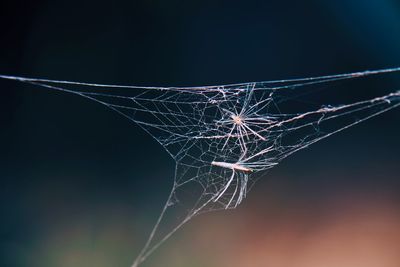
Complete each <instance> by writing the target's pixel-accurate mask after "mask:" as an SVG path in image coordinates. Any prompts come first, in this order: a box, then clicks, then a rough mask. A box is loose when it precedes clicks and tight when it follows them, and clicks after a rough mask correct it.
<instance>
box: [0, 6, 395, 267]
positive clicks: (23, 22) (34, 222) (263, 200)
mask: <svg viewBox="0 0 400 267" xmlns="http://www.w3.org/2000/svg"><path fill="white" fill-rule="evenodd" d="M0 5H1V7H0V21H1V25H2V32H1V35H0V36H1V37H0V38H1V39H0V40H1V42H0V46H1V49H0V73H2V74H10V75H18V76H28V77H40V78H51V79H63V80H74V81H86V82H97V83H112V84H134V85H143V86H161V85H162V86H183V85H185V86H190V85H196V86H197V85H212V84H224V83H237V82H245V81H263V80H272V79H284V78H291V77H307V76H317V75H325V74H335V73H345V72H353V71H360V70H366V69H379V68H385V67H393V66H400V49H399V47H400V3H399V2H398V1H394V0H372V1H361V0H350V1H324V0H318V1H316V0H315V1H250V0H249V1H240V2H239V1H238V2H237V1H218V0H214V1H176V0H172V1H157V0H146V1H134V0H129V1H128V0H116V1H99V0H97V1H91V0H90V1H75V0H69V1H65V0H52V1H45V0H41V1H40V0H38V1H22V0H13V1H2V2H1V4H0ZM0 89H1V90H0V92H1V93H0V101H1V102H0V109H1V110H0V121H1V124H0V127H1V130H0V183H1V185H0V199H1V202H0V203H1V204H0V218H1V220H0V255H1V256H0V266H5V267H25V266H29V267H81V266H82V267H87V266H96V267H103V266H107V267H108V266H112V267H120V266H121V267H128V266H130V264H131V263H132V261H133V259H134V257H135V256H136V255H137V253H138V251H139V249H140V248H141V246H142V245H143V243H144V241H145V239H146V238H147V234H148V232H149V231H150V229H151V227H152V225H153V223H154V221H155V219H156V217H157V215H158V214H159V212H160V210H161V208H162V205H163V203H164V201H165V199H166V197H167V195H168V193H169V190H170V187H171V185H172V180H173V172H174V163H173V161H172V160H171V159H170V158H169V157H168V155H167V153H165V152H164V151H163V149H162V148H161V147H160V146H159V145H158V144H157V143H156V142H155V141H154V140H153V139H152V138H151V137H150V136H147V135H146V134H145V133H144V132H142V131H141V130H140V129H139V128H137V127H136V126H135V125H133V124H132V123H130V122H129V121H128V120H126V119H124V118H122V117H121V116H119V115H118V114H116V113H113V112H110V111H109V110H107V109H106V108H104V107H102V106H100V105H98V104H96V103H94V102H90V101H87V100H85V99H83V98H79V97H76V96H73V95H68V94H63V93H59V92H51V91H49V90H46V89H43V88H38V87H34V86H27V85H24V84H20V83H17V82H10V81H0ZM399 89H400V75H399V74H392V75H385V76H384V77H381V78H379V80H377V81H376V82H375V83H373V86H371V87H370V88H365V87H364V86H361V85H360V86H357V83H352V86H349V87H348V88H347V89H346V90H345V91H342V92H341V95H340V96H341V97H342V99H344V100H346V99H348V100H362V99H367V98H369V97H373V96H380V95H383V94H385V93H388V92H391V91H396V90H399ZM328 90H335V87H334V86H333V87H331V88H328ZM328 90H327V91H328ZM324 92H325V91H321V92H320V93H321V94H324ZM331 93H332V91H331ZM324 104H336V103H324ZM399 111H400V110H398V109H397V110H393V111H391V112H388V113H386V114H384V115H381V116H379V117H376V118H374V119H371V120H369V121H367V122H365V123H363V124H360V125H358V126H356V127H353V128H351V129H349V130H347V131H345V132H342V133H340V134H338V135H336V136H333V137H331V138H328V139H326V140H324V141H322V142H319V143H317V144H315V145H313V146H311V147H310V149H307V150H303V151H301V152H298V153H297V154H294V155H293V156H291V157H289V158H288V159H286V160H285V161H283V162H282V163H281V164H280V165H278V166H277V167H275V168H274V169H272V171H270V172H269V173H268V174H267V175H266V177H265V178H264V179H261V180H260V181H259V182H258V183H257V185H256V186H255V187H254V189H253V190H252V191H251V192H250V194H249V196H248V198H247V199H246V200H245V201H244V202H243V204H242V205H240V206H239V207H238V209H236V210H233V211H224V212H216V213H208V214H204V215H201V216H199V217H197V218H195V219H193V220H192V221H191V222H190V223H189V224H187V225H186V226H185V227H183V228H182V229H181V230H180V231H178V232H177V233H176V234H175V235H174V236H173V237H172V238H171V239H170V240H169V241H168V242H167V243H165V244H164V245H163V246H162V247H161V248H160V249H159V250H158V251H156V253H155V254H154V255H153V256H152V257H150V258H149V260H148V261H147V262H145V263H144V264H143V266H165V267H181V266H186V267H204V266H205V267H228V266H229V267H286V266H288V267H289V266H296V267H301V266H304V267H314V266H315V267H321V266H325V267H344V266H351V267H354V266H363V267H369V266H377V267H378V266H379V267H386V266H393V267H397V266H399V265H400V254H399V253H398V251H400V177H399V176H400V175H399V173H400V167H399V160H400V157H399V148H400V140H399V136H400V126H399V125H400V124H399V119H400V112H399Z"/></svg>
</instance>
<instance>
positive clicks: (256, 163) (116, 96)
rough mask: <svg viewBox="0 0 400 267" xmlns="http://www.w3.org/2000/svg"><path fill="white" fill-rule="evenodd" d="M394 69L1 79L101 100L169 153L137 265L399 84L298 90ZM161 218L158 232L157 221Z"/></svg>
mask: <svg viewBox="0 0 400 267" xmlns="http://www.w3.org/2000/svg"><path fill="white" fill-rule="evenodd" d="M397 71H400V68H391V69H383V70H375V71H364V72H356V73H350V74H340V75H330V76H322V77H312V78H301V79H290V80H277V81H267V82H251V83H240V84H232V85H222V86H200V87H139V86H121V85H103V84H90V83H80V82H69V81H56V80H47V79H32V78H22V77H15V76H7V75H0V78H3V79H9V80H17V81H21V82H24V83H30V84H33V85H37V86H41V87H46V88H49V89H53V90H58V91H63V92H68V93H73V94H77V95H80V96H83V97H85V98H88V99H91V100H94V101H96V102H98V103H100V104H102V105H105V106H107V107H108V108H110V109H112V110H114V111H116V112H118V113H119V114H121V115H123V116H124V117H126V118H128V119H129V120H131V121H132V122H134V123H136V124H137V125H138V126H140V127H141V128H142V129H143V130H145V131H146V132H147V133H149V134H150V135H151V136H152V137H153V138H154V139H155V140H157V141H158V142H159V143H160V144H161V145H162V146H163V147H164V148H165V149H166V151H167V152H168V153H169V155H170V156H171V157H172V158H173V159H174V160H175V162H176V169H175V178H174V182H173V186H172V190H171V193H170V195H169V197H168V200H167V202H166V204H165V206H164V208H163V209H162V212H161V214H160V216H159V218H158V220H157V222H156V224H155V226H154V228H153V230H152V232H151V233H150V236H149V238H148V240H147V242H146V243H145V245H144V247H143V249H142V250H141V252H140V253H139V255H138V256H137V258H136V260H135V262H134V263H133V265H132V267H137V266H139V264H141V263H142V262H143V261H144V260H145V259H146V258H147V257H148V256H149V255H150V254H151V253H152V252H153V251H154V250H155V249H156V248H157V247H159V246H160V245H161V244H162V243H163V242H164V241H165V240H166V239H168V238H169V237H170V236H171V235H172V234H173V233H174V232H175V231H176V230H178V229H179V228H180V227H181V226H182V225H183V224H185V223H186V222H187V221H189V220H190V219H191V218H192V217H194V216H195V215H198V214H200V213H203V212H206V211H211V210H219V209H232V208H236V207H237V206H238V205H239V204H240V203H241V202H242V200H243V199H244V198H245V197H246V194H247V192H248V191H249V189H250V188H251V186H252V185H253V184H254V182H255V181H256V180H257V179H258V178H259V177H260V176H261V175H262V174H263V173H264V174H265V171H266V170H268V169H270V168H272V167H273V166H275V165H276V164H278V163H279V162H280V161H281V160H282V159H284V158H286V157H287V156H289V155H291V154H293V153H294V152H296V151H299V150H301V149H303V148H306V147H308V146H309V145H311V144H313V143H315V142H318V141H319V140H321V139H324V138H326V137H328V136H331V135H333V134H335V133H337V132H340V131H342V130H344V129H347V128H349V127H351V126H353V125H355V124H358V123H360V122H362V121H365V120H367V119H369V118H371V117H374V116H376V115H378V114H381V113H383V112H386V111H388V110H391V109H393V108H395V107H398V106H399V105H400V91H397V92H393V93H390V94H387V95H384V96H380V97H376V98H373V99H368V100H362V101H359V102H354V103H351V104H344V105H337V106H320V105H319V106H316V105H314V104H310V103H302V102H301V101H300V100H299V99H301V98H302V96H304V95H307V94H310V93H312V92H314V93H315V91H316V90H319V89H321V87H325V86H327V85H331V84H332V83H334V82H339V81H341V80H348V79H355V78H360V77H365V76H369V75H374V74H382V73H389V72H397ZM298 100H299V101H298ZM296 101H297V102H296ZM293 103H294V104H293ZM173 209H176V210H179V212H180V214H181V216H179V217H178V216H177V215H176V214H177V213H174V216H173V217H172V218H173V219H172V220H171V218H166V217H167V216H166V214H167V213H168V211H170V210H173ZM164 221H166V223H165V224H166V225H167V226H166V230H165V231H164V232H163V231H161V230H160V229H159V227H160V225H161V224H162V223H164Z"/></svg>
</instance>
